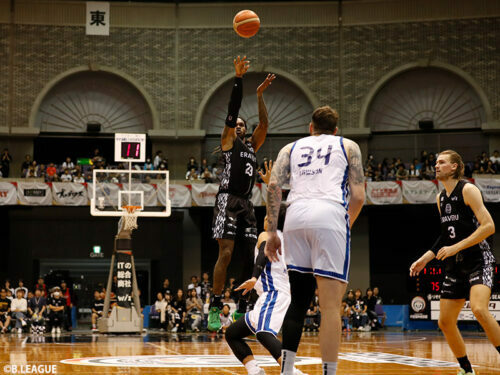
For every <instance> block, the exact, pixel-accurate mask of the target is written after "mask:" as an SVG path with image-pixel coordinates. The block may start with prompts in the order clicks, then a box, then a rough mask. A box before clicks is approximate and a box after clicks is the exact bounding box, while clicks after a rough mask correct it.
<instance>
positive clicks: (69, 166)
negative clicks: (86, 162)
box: [62, 156, 75, 172]
mask: <svg viewBox="0 0 500 375" xmlns="http://www.w3.org/2000/svg"><path fill="white" fill-rule="evenodd" d="M62 169H63V170H64V169H68V170H69V171H70V172H73V169H75V164H74V163H73V162H72V161H71V158H70V157H69V156H68V157H67V158H66V161H65V162H64V163H62Z"/></svg>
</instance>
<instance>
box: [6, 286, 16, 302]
mask: <svg viewBox="0 0 500 375" xmlns="http://www.w3.org/2000/svg"><path fill="white" fill-rule="evenodd" d="M7 298H8V299H9V300H10V302H12V301H13V300H14V293H12V290H10V289H8V290H7Z"/></svg>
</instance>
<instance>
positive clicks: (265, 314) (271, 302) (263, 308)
mask: <svg viewBox="0 0 500 375" xmlns="http://www.w3.org/2000/svg"><path fill="white" fill-rule="evenodd" d="M290 301H291V297H290V294H289V293H286V292H282V291H280V292H278V291H277V290H272V291H269V292H264V293H262V294H261V295H260V296H259V299H258V300H257V302H255V306H254V308H253V310H252V311H249V312H247V313H246V314H245V322H246V324H247V326H248V328H249V329H250V331H252V333H253V334H256V333H257V332H269V333H272V334H273V335H274V336H277V335H278V332H279V331H280V329H281V326H282V324H283V320H284V319H285V314H286V312H287V310H288V306H289V305H290Z"/></svg>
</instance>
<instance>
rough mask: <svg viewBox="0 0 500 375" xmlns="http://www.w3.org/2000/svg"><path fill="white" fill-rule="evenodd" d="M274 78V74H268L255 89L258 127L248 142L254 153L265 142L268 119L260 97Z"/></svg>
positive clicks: (264, 105) (262, 99) (264, 104)
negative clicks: (250, 143)
mask: <svg viewBox="0 0 500 375" xmlns="http://www.w3.org/2000/svg"><path fill="white" fill-rule="evenodd" d="M275 78H276V76H275V75H274V74H271V73H270V74H268V75H267V77H266V79H265V80H264V82H262V83H261V84H260V86H259V87H257V103H258V107H259V125H258V126H257V128H255V130H254V132H253V134H252V137H251V138H250V142H252V147H253V148H254V150H255V152H257V150H258V149H259V148H260V146H262V144H263V143H264V141H265V140H266V135H267V129H268V127H269V119H268V116H267V108H266V103H264V96H263V95H262V94H263V93H264V91H265V90H266V89H267V88H268V87H269V86H270V85H271V83H272V82H273V81H274V79H275Z"/></svg>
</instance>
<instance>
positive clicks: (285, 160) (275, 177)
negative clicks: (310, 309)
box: [265, 143, 293, 261]
mask: <svg viewBox="0 0 500 375" xmlns="http://www.w3.org/2000/svg"><path fill="white" fill-rule="evenodd" d="M292 146H293V143H290V144H288V145H286V146H285V147H283V148H282V149H281V151H280V153H279V155H278V158H277V159H276V162H275V163H274V165H273V170H272V172H271V180H270V181H269V185H268V187H267V233H268V238H267V242H266V249H265V254H266V256H267V257H268V258H269V259H270V260H271V261H277V260H278V257H277V255H276V251H277V250H278V251H279V253H280V254H281V241H280V239H279V237H278V234H277V233H276V230H277V229H278V216H279V211H280V204H281V187H282V186H283V185H284V184H286V183H288V182H289V179H290V151H291V149H292Z"/></svg>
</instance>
